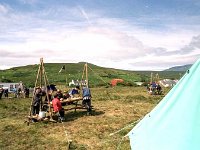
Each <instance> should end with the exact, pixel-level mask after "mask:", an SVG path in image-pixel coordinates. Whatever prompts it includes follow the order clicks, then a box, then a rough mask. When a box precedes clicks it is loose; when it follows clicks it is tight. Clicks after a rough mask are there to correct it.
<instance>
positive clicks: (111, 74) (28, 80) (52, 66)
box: [0, 62, 148, 87]
mask: <svg viewBox="0 0 200 150" xmlns="http://www.w3.org/2000/svg"><path fill="white" fill-rule="evenodd" d="M64 65H65V70H63V71H62V72H61V73H59V70H60V69H61V68H62V66H64ZM84 65H85V62H79V63H45V64H44V66H45V71H46V74H47V77H48V80H49V83H52V84H60V85H66V82H67V83H69V82H70V81H71V80H72V79H73V80H80V79H81V78H82V74H83V69H84ZM38 68H39V65H36V64H35V65H28V66H21V67H14V68H11V69H7V70H1V71H0V77H1V79H0V80H1V82H19V81H22V82H23V83H24V84H25V85H27V86H31V87H33V86H34V83H35V80H36V76H37V71H38ZM88 76H89V82H90V86H106V85H108V84H109V83H110V80H111V79H113V78H122V79H124V81H125V84H130V83H133V82H134V81H142V80H147V79H148V77H147V76H146V75H139V74H137V73H135V72H131V71H124V70H117V69H112V68H103V67H99V66H96V65H93V64H88Z"/></svg>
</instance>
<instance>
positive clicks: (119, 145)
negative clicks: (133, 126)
mask: <svg viewBox="0 0 200 150" xmlns="http://www.w3.org/2000/svg"><path fill="white" fill-rule="evenodd" d="M124 138H125V136H123V137H122V138H121V140H120V142H119V144H118V146H117V150H120V147H121V144H122V141H123V140H124Z"/></svg>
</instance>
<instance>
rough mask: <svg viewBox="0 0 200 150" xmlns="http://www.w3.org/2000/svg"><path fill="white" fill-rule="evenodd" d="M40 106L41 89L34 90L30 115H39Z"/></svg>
mask: <svg viewBox="0 0 200 150" xmlns="http://www.w3.org/2000/svg"><path fill="white" fill-rule="evenodd" d="M41 105H42V91H41V88H37V89H36V90H35V95H34V97H33V102H32V115H37V114H39V111H40V106H41Z"/></svg>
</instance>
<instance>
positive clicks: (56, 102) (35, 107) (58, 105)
mask: <svg viewBox="0 0 200 150" xmlns="http://www.w3.org/2000/svg"><path fill="white" fill-rule="evenodd" d="M45 95H46V97H45V100H44V103H46V104H48V103H49V102H50V103H51V104H52V107H53V111H54V113H56V114H58V115H59V116H60V119H61V120H64V109H63V106H65V105H70V104H71V103H70V102H65V101H64V100H66V99H68V98H75V97H79V96H80V87H79V86H76V87H75V88H73V89H71V90H70V91H69V92H68V91H64V92H62V91H61V90H60V89H58V90H56V91H55V92H52V91H51V90H49V91H48V93H47V94H46V93H45V94H44V91H42V89H41V88H39V87H38V88H36V89H35V94H34V97H33V101H32V115H38V114H39V111H40V110H44V108H43V106H47V105H44V104H42V96H45ZM82 105H83V107H86V108H87V112H88V113H90V112H91V92H90V89H89V88H87V87H83V88H82Z"/></svg>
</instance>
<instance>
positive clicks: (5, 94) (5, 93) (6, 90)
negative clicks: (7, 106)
mask: <svg viewBox="0 0 200 150" xmlns="http://www.w3.org/2000/svg"><path fill="white" fill-rule="evenodd" d="M4 96H5V98H8V89H5V90H4Z"/></svg>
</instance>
